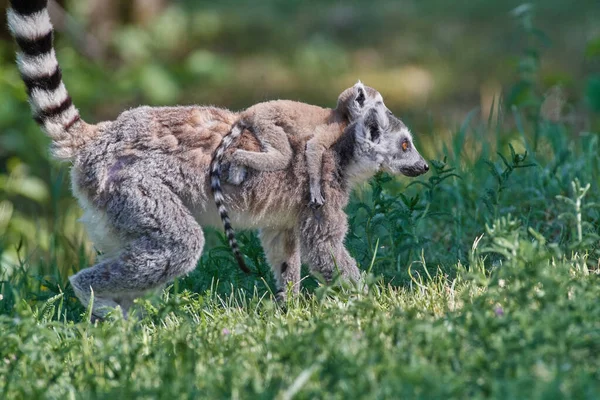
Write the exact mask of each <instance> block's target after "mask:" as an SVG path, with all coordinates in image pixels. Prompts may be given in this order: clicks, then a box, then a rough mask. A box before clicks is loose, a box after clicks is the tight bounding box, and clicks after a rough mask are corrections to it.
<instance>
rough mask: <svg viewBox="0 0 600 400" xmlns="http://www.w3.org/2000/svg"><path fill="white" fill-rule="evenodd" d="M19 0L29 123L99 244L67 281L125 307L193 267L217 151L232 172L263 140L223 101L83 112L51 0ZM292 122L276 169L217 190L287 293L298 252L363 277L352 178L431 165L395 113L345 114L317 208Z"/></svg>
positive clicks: (294, 284)
mask: <svg viewBox="0 0 600 400" xmlns="http://www.w3.org/2000/svg"><path fill="white" fill-rule="evenodd" d="M11 6H12V8H11V9H9V11H8V23H9V27H10V30H11V32H12V34H13V35H14V36H15V38H16V41H17V44H18V45H19V48H20V52H19V54H18V56H17V63H18V66H19V70H20V72H21V76H22V77H23V80H24V82H25V86H26V88H27V92H28V95H29V101H30V103H31V106H32V109H33V113H34V117H35V120H36V121H37V122H38V123H39V124H40V126H41V127H42V128H43V130H44V131H45V132H46V133H47V134H48V136H50V138H51V139H52V151H53V154H54V156H55V158H57V159H59V160H63V161H69V162H70V163H71V164H72V168H71V179H72V190H73V193H74V195H75V196H76V197H77V199H78V201H79V203H80V205H81V207H82V208H83V217H82V221H83V223H84V224H85V225H86V228H87V230H88V234H89V236H90V238H91V239H92V241H93V242H94V244H95V246H96V248H97V249H98V250H100V252H101V253H102V256H101V257H99V259H98V260H97V262H96V264H95V265H93V266H91V267H89V268H86V269H83V270H81V271H79V272H78V273H76V274H75V275H73V276H71V277H70V278H69V280H70V282H71V285H72V286H73V290H74V292H75V294H76V295H77V297H78V298H79V299H80V300H81V302H82V303H83V304H84V305H87V304H88V303H89V302H90V299H91V296H92V293H93V296H94V302H93V304H92V313H93V315H94V316H96V317H100V318H101V317H103V316H104V315H105V313H106V311H107V310H108V309H110V308H111V307H117V306H119V307H120V308H121V309H122V310H123V312H124V314H125V315H127V310H128V309H129V307H130V306H131V304H132V301H133V299H134V298H135V297H138V296H140V295H142V294H143V293H145V292H146V291H148V290H151V289H155V288H158V287H160V286H161V285H164V284H165V283H167V282H169V281H171V280H173V279H174V278H175V277H177V276H181V275H184V274H187V273H189V272H190V271H192V270H193V269H194V268H195V267H196V264H197V262H198V259H199V257H200V255H201V253H202V248H203V246H204V235H203V232H202V228H201V225H213V226H218V225H220V223H221V219H220V218H219V210H218V209H217V208H216V207H215V205H214V203H213V201H211V199H210V190H211V176H210V171H211V168H210V164H211V161H212V160H213V154H214V155H215V156H217V155H219V157H222V161H223V167H224V168H225V167H226V166H227V165H229V166H230V167H233V169H234V170H235V166H236V165H237V164H236V163H238V162H240V159H239V158H240V156H239V155H237V156H234V155H233V154H234V151H235V150H245V151H247V152H250V153H249V154H255V155H259V156H260V155H262V154H260V152H261V151H264V150H266V152H268V151H269V149H268V148H263V146H264V145H265V141H263V142H262V143H261V141H259V140H257V138H256V136H255V135H254V134H252V133H251V132H249V131H248V130H246V129H243V130H242V129H241V127H240V124H237V123H236V122H238V121H239V120H240V114H238V113H234V112H231V111H229V110H226V109H221V108H215V107H201V106H187V107H139V108H135V109H131V110H128V111H125V112H123V113H122V114H121V115H119V116H118V117H117V119H116V120H114V121H107V122H101V123H98V124H95V125H93V124H88V123H86V122H84V121H83V120H82V119H81V118H80V115H79V112H78V111H77V109H76V108H75V107H74V106H73V104H72V101H71V98H70V97H69V95H68V93H67V91H66V89H65V86H64V84H63V82H62V77H61V71H60V68H59V66H58V63H57V60H56V56H55V53H54V49H53V47H52V36H53V31H52V25H51V23H50V19H49V16H48V11H47V1H46V0H11ZM288 104H289V105H290V107H292V104H293V103H288ZM302 107H307V108H303V110H307V109H310V110H313V111H311V113H313V112H314V115H318V116H319V117H318V118H317V117H315V119H314V121H317V120H319V119H320V118H322V119H321V120H320V121H318V122H314V123H313V125H312V127H311V128H310V129H313V131H314V130H315V129H316V127H318V126H321V125H323V124H325V125H326V126H327V125H329V121H331V120H330V119H329V117H328V116H331V115H334V113H333V112H332V111H331V110H327V109H321V108H318V107H311V106H307V105H305V106H302ZM292 109H293V107H292ZM290 112H292V113H293V112H298V113H301V111H292V110H290ZM305 117H306V116H302V118H301V116H298V117H296V118H291V119H290V120H295V121H298V122H300V121H305V120H304V119H303V118H305ZM311 118H312V117H311ZM349 120H350V119H349ZM253 122H256V121H253ZM311 123H312V122H311ZM258 124H260V121H258ZM283 128H284V131H286V130H285V127H283ZM298 129H299V130H300V131H302V132H307V131H308V130H304V129H303V128H302V127H300V128H298ZM237 130H240V131H241V132H237ZM342 131H343V132H342ZM289 132H291V131H286V135H287V136H286V139H287V141H288V145H289V159H288V161H287V162H285V163H282V164H285V165H282V166H281V169H277V170H270V171H264V170H260V169H256V170H250V171H248V172H249V173H248V174H247V176H245V177H243V179H238V180H236V181H234V182H233V183H230V182H227V181H225V182H224V183H223V189H224V190H223V192H222V193H221V194H220V196H221V200H222V202H221V205H223V204H225V203H226V204H227V205H228V206H229V207H230V208H231V223H232V224H235V225H237V226H240V227H242V228H249V229H259V230H260V240H261V243H262V245H263V247H264V249H265V254H266V256H267V259H268V262H269V264H270V265H271V267H272V270H273V272H274V274H275V278H276V280H277V284H278V290H280V293H281V294H280V295H281V296H282V297H283V296H284V295H285V293H286V289H289V290H291V291H292V293H297V292H298V290H299V284H300V261H301V259H302V260H304V261H305V262H306V263H307V264H308V265H309V266H310V269H311V272H313V273H319V274H320V275H321V276H323V277H325V279H331V278H332V277H333V275H334V272H335V271H336V270H338V271H340V273H341V275H342V276H343V277H344V278H345V279H352V280H359V279H360V273H359V270H358V268H357V266H356V262H355V261H354V259H353V258H352V257H351V256H350V254H349V253H348V251H347V250H346V248H345V247H344V237H345V235H346V232H347V221H346V215H345V213H344V211H343V208H344V206H345V205H346V204H347V201H348V198H349V195H350V189H351V186H352V184H353V183H355V182H357V181H364V180H365V179H368V178H369V177H371V176H372V175H373V174H375V173H376V172H377V171H379V170H387V171H390V172H392V173H402V174H405V175H409V176H415V175H419V174H422V173H424V172H425V171H427V168H428V167H427V163H426V162H425V161H424V160H423V158H422V157H421V156H420V155H419V153H418V152H417V150H416V149H415V148H414V146H413V144H412V136H411V134H410V132H409V131H408V129H407V128H406V126H405V125H404V124H403V123H402V122H401V121H400V120H399V119H397V118H396V117H394V115H393V114H391V112H389V111H387V110H384V109H382V108H381V107H379V108H377V107H375V106H369V107H368V108H366V109H365V110H364V111H363V112H361V113H360V115H359V116H358V117H357V118H355V119H354V120H353V121H352V122H349V125H346V123H342V122H340V123H339V131H338V133H339V135H338V136H337V140H336V141H335V142H334V143H333V144H332V145H331V144H329V143H327V142H326V143H325V144H324V145H323V149H322V150H323V151H322V161H321V165H320V166H319V168H320V174H321V178H320V179H321V182H320V189H321V191H322V195H323V197H324V198H325V199H326V200H327V201H326V202H325V203H324V205H323V206H322V207H321V208H320V209H318V210H315V209H313V208H311V207H309V205H308V201H307V199H309V197H310V190H309V186H310V185H309V182H308V181H309V173H308V169H309V166H308V162H307V160H308V159H309V158H310V157H307V155H306V153H307V151H309V150H308V149H307V144H308V142H309V141H311V140H312V138H317V137H318V134H315V135H314V136H311V134H306V133H302V134H288V133H289ZM234 136H237V139H236V140H235V143H232V142H234V141H233V140H232V138H233V137H234ZM275 136H276V137H277V135H275ZM229 145H231V146H229ZM269 145H270V146H272V147H275V146H277V144H273V143H270V144H269ZM226 147H228V149H227V150H223V149H224V148H226ZM284 147H285V146H284ZM309 147H310V146H309ZM217 149H219V150H217ZM256 153H259V154H256ZM240 154H244V153H240ZM246 154H248V153H246ZM214 158H217V157H214ZM241 158H243V157H241ZM241 162H242V163H243V160H242V161H241ZM245 165H248V164H245ZM217 178H218V175H217ZM219 183H220V181H219ZM215 194H216V193H215Z"/></svg>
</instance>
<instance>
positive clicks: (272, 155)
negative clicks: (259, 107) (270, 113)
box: [231, 121, 292, 171]
mask: <svg viewBox="0 0 600 400" xmlns="http://www.w3.org/2000/svg"><path fill="white" fill-rule="evenodd" d="M251 128H252V130H253V131H254V135H255V136H256V138H257V139H258V140H259V142H260V143H261V146H262V148H263V150H264V151H262V152H255V151H247V150H236V151H235V152H234V153H233V154H232V156H231V161H232V162H233V163H235V164H239V165H243V166H246V167H249V168H252V169H255V170H258V171H277V170H280V169H284V168H286V167H287V166H288V165H289V163H290V161H291V160H292V148H291V146H290V142H289V140H288V137H287V134H286V133H285V131H284V130H283V128H281V127H280V126H277V125H275V124H273V123H269V122H263V121H255V122H254V123H253V124H252V125H251Z"/></svg>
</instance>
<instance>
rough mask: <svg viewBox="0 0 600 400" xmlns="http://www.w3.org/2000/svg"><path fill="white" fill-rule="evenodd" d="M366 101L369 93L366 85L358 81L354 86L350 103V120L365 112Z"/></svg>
mask: <svg viewBox="0 0 600 400" xmlns="http://www.w3.org/2000/svg"><path fill="white" fill-rule="evenodd" d="M366 102H367V95H366V90H365V86H364V85H363V84H362V82H361V81H358V82H357V83H356V84H355V85H354V86H352V97H351V100H350V102H349V104H348V117H349V118H350V121H354V120H355V119H356V118H358V117H360V116H361V115H362V114H363V111H364V108H365V105H366Z"/></svg>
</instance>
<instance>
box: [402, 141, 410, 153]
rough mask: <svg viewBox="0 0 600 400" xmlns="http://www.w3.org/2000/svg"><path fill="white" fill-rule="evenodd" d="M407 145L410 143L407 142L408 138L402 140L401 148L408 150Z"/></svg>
mask: <svg viewBox="0 0 600 400" xmlns="http://www.w3.org/2000/svg"><path fill="white" fill-rule="evenodd" d="M409 146H410V144H409V143H408V140H404V141H403V142H402V150H404V151H406V150H408V147H409Z"/></svg>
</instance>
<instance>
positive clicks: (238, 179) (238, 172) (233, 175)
mask: <svg viewBox="0 0 600 400" xmlns="http://www.w3.org/2000/svg"><path fill="white" fill-rule="evenodd" d="M246 175H247V170H246V167H244V166H241V165H237V164H236V163H231V164H230V165H229V175H228V176H227V182H228V183H231V184H232V185H239V184H241V183H242V182H244V179H246Z"/></svg>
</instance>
